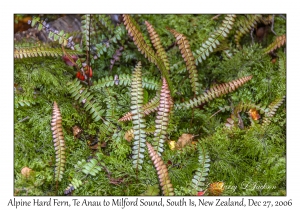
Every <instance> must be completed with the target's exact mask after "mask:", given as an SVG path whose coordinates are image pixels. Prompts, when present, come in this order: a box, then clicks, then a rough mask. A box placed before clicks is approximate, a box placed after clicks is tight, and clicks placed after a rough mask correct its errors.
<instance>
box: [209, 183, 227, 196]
mask: <svg viewBox="0 0 300 210" xmlns="http://www.w3.org/2000/svg"><path fill="white" fill-rule="evenodd" d="M223 191H224V182H214V183H211V184H210V185H209V187H208V192H209V195H214V196H219V195H221V194H222V193H223Z"/></svg>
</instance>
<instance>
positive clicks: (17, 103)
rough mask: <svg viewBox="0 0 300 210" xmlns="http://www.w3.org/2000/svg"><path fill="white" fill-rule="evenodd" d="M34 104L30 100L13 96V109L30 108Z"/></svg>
mask: <svg viewBox="0 0 300 210" xmlns="http://www.w3.org/2000/svg"><path fill="white" fill-rule="evenodd" d="M35 103H36V102H35V101H34V100H33V99H31V98H28V97H26V96H18V95H17V94H16V95H15V108H19V106H31V105H33V104H35Z"/></svg>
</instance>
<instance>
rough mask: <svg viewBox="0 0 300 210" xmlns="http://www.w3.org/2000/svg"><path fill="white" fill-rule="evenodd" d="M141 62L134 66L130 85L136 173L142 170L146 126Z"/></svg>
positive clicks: (133, 156) (133, 152)
mask: <svg viewBox="0 0 300 210" xmlns="http://www.w3.org/2000/svg"><path fill="white" fill-rule="evenodd" d="M141 68H142V66H141V62H138V64H137V65H136V67H135V69H134V72H133V78H132V83H131V107H130V108H131V113H132V119H133V120H132V123H133V133H134V141H133V146H132V159H133V167H134V169H135V171H136V173H138V171H139V170H141V169H142V163H143V159H144V153H145V146H146V144H145V142H146V132H145V128H146V124H145V119H144V112H143V109H142V106H143V88H142V78H141V77H142V72H141Z"/></svg>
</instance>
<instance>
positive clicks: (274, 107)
mask: <svg viewBox="0 0 300 210" xmlns="http://www.w3.org/2000/svg"><path fill="white" fill-rule="evenodd" d="M284 100H285V96H283V97H282V98H278V99H276V100H275V101H273V102H272V103H271V104H270V105H269V106H268V108H267V109H266V112H265V117H264V118H263V122H262V125H263V126H267V125H269V124H270V123H271V118H272V117H273V116H274V115H275V113H276V111H277V109H278V108H279V107H280V106H281V105H282V104H283V101H284Z"/></svg>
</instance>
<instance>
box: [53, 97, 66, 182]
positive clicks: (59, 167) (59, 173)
mask: <svg viewBox="0 0 300 210" xmlns="http://www.w3.org/2000/svg"><path fill="white" fill-rule="evenodd" d="M51 130H52V136H53V143H54V148H55V155H56V164H55V181H56V183H58V182H60V181H61V179H62V177H63V173H64V170H65V163H66V156H65V150H66V148H65V140H64V136H63V131H62V117H61V113H60V110H59V107H58V105H57V103H56V102H55V101H54V103H53V113H52V121H51ZM56 186H57V185H56Z"/></svg>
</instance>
